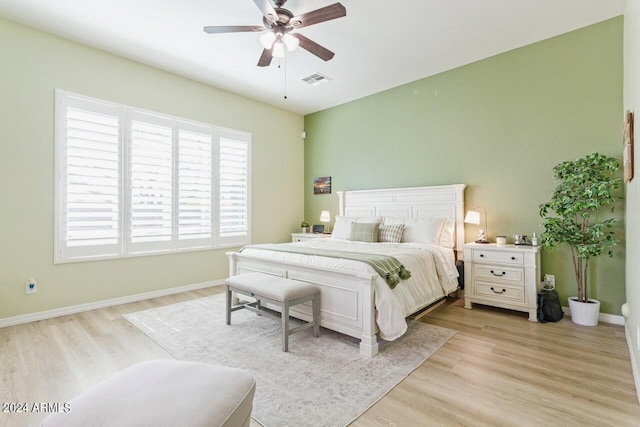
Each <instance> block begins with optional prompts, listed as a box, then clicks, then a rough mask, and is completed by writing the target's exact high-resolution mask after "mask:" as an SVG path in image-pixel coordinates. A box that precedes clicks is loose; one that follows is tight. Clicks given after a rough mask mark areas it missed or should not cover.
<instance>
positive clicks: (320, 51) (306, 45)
mask: <svg viewBox="0 0 640 427" xmlns="http://www.w3.org/2000/svg"><path fill="white" fill-rule="evenodd" d="M291 35H292V36H293V37H295V38H297V39H298V40H300V47H301V48H303V49H305V50H308V51H309V52H311V53H313V54H314V55H315V56H317V57H318V58H320V59H323V60H325V61H328V60H330V59H331V58H333V55H335V54H334V53H333V52H331V51H330V50H329V49H327V48H325V47H323V46H320V45H319V44H318V43H316V42H314V41H313V40H311V39H308V38H306V37H305V36H303V35H302V34H298V33H296V34H291Z"/></svg>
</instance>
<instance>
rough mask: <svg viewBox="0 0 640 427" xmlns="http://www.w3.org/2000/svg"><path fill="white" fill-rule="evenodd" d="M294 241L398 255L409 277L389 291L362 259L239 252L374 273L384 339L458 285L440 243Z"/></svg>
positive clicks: (451, 258)
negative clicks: (438, 244) (413, 314)
mask: <svg viewBox="0 0 640 427" xmlns="http://www.w3.org/2000/svg"><path fill="white" fill-rule="evenodd" d="M295 244H296V245H301V246H306V247H317V248H323V249H330V250H337V251H352V252H364V253H376V254H382V255H389V256H393V257H395V258H397V259H398V260H399V261H400V262H401V263H402V264H403V265H404V266H405V268H406V269H407V270H409V271H410V272H411V277H410V278H409V279H408V280H402V281H401V282H400V283H399V284H398V285H397V286H396V287H395V289H393V290H392V289H391V288H389V286H388V285H387V283H386V282H385V281H384V279H382V278H381V277H380V276H379V275H377V273H376V272H375V270H374V269H373V268H371V267H370V266H369V265H367V264H365V263H362V262H358V261H351V260H346V259H340V258H327V257H322V256H315V255H303V254H295V253H287V252H275V251H268V250H260V249H258V248H252V247H251V246H247V247H246V248H245V249H244V250H243V251H242V252H243V254H246V255H253V256H258V257H261V258H269V259H277V260H282V261H287V262H296V263H303V264H310V265H316V266H321V267H327V268H335V269H338V270H348V271H357V272H366V273H373V274H375V275H376V279H375V280H374V286H375V305H376V309H377V314H376V322H377V324H378V328H379V329H380V338H382V339H385V340H387V341H392V340H394V339H396V338H398V337H400V336H402V335H403V334H404V333H405V332H406V331H407V322H406V320H405V318H406V317H407V316H408V315H410V314H412V313H415V312H416V311H417V310H419V309H421V308H423V307H425V306H426V305H428V304H430V303H432V302H434V301H437V300H438V299H440V298H442V297H443V296H445V295H447V294H449V293H451V292H454V291H455V290H456V289H457V287H458V281H457V277H458V271H457V270H456V267H455V257H454V252H453V250H452V249H447V248H443V247H441V246H437V245H428V244H423V243H362V242H352V241H349V240H340V239H334V238H329V239H313V240H309V241H306V242H299V243H295Z"/></svg>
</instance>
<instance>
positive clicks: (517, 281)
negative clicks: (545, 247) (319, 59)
mask: <svg viewBox="0 0 640 427" xmlns="http://www.w3.org/2000/svg"><path fill="white" fill-rule="evenodd" d="M540 271H541V269H540V247H539V246H516V245H503V246H497V245H496V244H493V243H491V244H479V243H467V244H466V245H464V308H469V309H470V308H471V307H472V305H473V303H478V304H484V305H491V306H494V307H502V308H508V309H511V310H518V311H526V312H528V313H529V320H531V321H532V322H537V321H538V316H537V310H536V309H537V302H538V301H537V296H538V281H539V280H540Z"/></svg>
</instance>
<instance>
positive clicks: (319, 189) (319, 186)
mask: <svg viewBox="0 0 640 427" xmlns="http://www.w3.org/2000/svg"><path fill="white" fill-rule="evenodd" d="M313 194H331V177H330V176H322V177H319V178H314V179H313Z"/></svg>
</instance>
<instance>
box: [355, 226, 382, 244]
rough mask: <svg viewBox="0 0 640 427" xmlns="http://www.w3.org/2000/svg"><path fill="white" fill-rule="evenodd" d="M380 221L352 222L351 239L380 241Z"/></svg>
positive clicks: (369, 241)
mask: <svg viewBox="0 0 640 427" xmlns="http://www.w3.org/2000/svg"><path fill="white" fill-rule="evenodd" d="M379 227H380V226H379V225H378V223H367V222H352V223H351V236H350V237H349V240H355V241H358V242H367V243H375V242H377V241H378V229H379Z"/></svg>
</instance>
